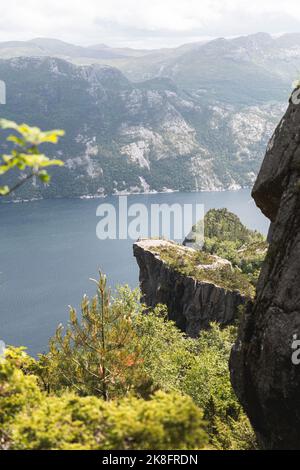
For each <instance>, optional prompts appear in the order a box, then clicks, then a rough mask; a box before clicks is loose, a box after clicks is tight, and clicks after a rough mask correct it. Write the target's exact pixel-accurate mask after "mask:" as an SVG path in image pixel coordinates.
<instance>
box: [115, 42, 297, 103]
mask: <svg viewBox="0 0 300 470" xmlns="http://www.w3.org/2000/svg"><path fill="white" fill-rule="evenodd" d="M111 64H113V61H112V62H111ZM118 66H119V68H120V69H121V70H122V71H123V73H125V75H126V76H127V77H128V78H130V79H131V80H144V79H149V78H153V77H154V76H164V77H169V78H171V79H172V80H174V82H175V83H176V84H177V85H178V86H179V87H181V88H184V89H185V90H193V91H197V92H198V93H199V94H200V95H201V96H202V97H203V99H204V100H211V99H217V100H221V101H224V102H227V103H231V104H239V103H241V104H257V103H265V102H269V101H271V100H279V101H281V100H284V99H286V98H287V96H288V92H289V91H290V89H291V86H292V82H293V81H294V80H295V79H297V78H299V75H300V34H285V35H283V36H281V37H279V38H273V37H272V36H270V35H269V34H265V33H258V34H254V35H251V36H245V37H239V38H235V39H222V38H221V39H216V40H213V41H210V42H207V43H204V44H198V45H197V44H192V45H190V47H189V48H188V49H185V48H179V49H177V50H176V51H175V52H174V51H172V52H171V51H170V53H168V54H162V53H159V52H156V53H152V54H150V55H148V56H145V57H141V58H135V59H132V58H131V59H128V60H127V61H126V62H124V61H123V62H120V63H119V64H118Z"/></svg>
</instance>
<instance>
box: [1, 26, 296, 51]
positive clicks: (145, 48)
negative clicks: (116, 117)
mask: <svg viewBox="0 0 300 470" xmlns="http://www.w3.org/2000/svg"><path fill="white" fill-rule="evenodd" d="M258 34H268V35H270V36H271V37H272V38H274V39H275V38H279V37H281V36H284V35H286V34H291V35H293V34H299V35H300V33H299V32H296V31H291V32H289V33H286V32H283V33H278V34H271V33H269V32H268V31H256V32H253V33H250V34H240V35H236V36H215V37H202V38H199V39H198V40H191V41H188V42H184V43H179V44H178V45H174V46H166V47H164V46H162V47H159V46H157V47H150V46H151V45H150V44H149V47H138V46H137V47H134V46H132V47H130V46H114V45H112V44H110V43H108V42H100V43H99V42H98V43H91V44H84V43H79V42H76V43H74V42H70V41H66V40H64V39H62V38H60V37H49V36H39V37H30V38H28V39H15V40H13V39H12V40H7V41H2V40H0V44H4V43H11V42H31V41H38V40H49V41H60V42H64V43H66V44H67V43H68V44H72V45H74V46H81V47H86V48H89V47H95V46H100V45H102V46H103V47H108V48H118V47H119V48H122V47H123V48H129V49H130V48H131V49H137V50H160V49H173V48H180V47H183V46H185V45H188V44H193V43H195V44H196V43H201V42H203V43H207V42H210V41H214V40H218V39H226V40H231V39H236V38H240V37H248V36H255V35H258Z"/></svg>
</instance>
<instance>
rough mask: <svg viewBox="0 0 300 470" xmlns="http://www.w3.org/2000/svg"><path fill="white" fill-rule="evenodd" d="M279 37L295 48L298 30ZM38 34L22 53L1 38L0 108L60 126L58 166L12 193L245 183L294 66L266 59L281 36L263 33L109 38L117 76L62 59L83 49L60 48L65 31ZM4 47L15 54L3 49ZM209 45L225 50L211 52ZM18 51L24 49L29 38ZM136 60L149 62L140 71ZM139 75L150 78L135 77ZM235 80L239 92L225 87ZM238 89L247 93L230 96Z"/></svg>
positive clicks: (5, 114) (46, 125)
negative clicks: (3, 93) (147, 41)
mask: <svg viewBox="0 0 300 470" xmlns="http://www.w3.org/2000/svg"><path fill="white" fill-rule="evenodd" d="M268 38H269V40H268ZM288 39H289V41H290V42H289V43H287V44H285V42H284V40H283V39H282V40H281V43H280V44H281V46H280V50H281V51H284V50H285V51H288V50H289V51H290V55H291V54H292V55H293V57H296V58H297V50H298V49H297V47H296V45H295V44H298V43H297V41H298V42H299V38H298V35H295V37H294V38H286V39H285V41H286V42H288ZM45 41H46V40H44V41H43V40H41V42H40V43H39V44H40V46H39V47H40V48H41V47H42V46H41V44H42V43H43V44H44V45H43V47H44V49H43V51H44V52H43V53H40V54H37V55H41V56H42V57H25V55H26V52H24V49H22V48H21V49H22V51H21V52H20V49H18V48H20V44H19V43H18V44H17V46H18V48H17V50H16V49H14V47H16V44H15V43H13V44H12V43H8V44H7V43H6V45H5V48H4V46H3V44H2V45H0V57H1V56H2V57H6V58H5V59H3V60H0V79H1V80H3V81H5V82H6V87H7V104H6V105H5V106H1V114H2V115H3V117H6V118H8V119H13V120H16V121H19V122H20V121H25V122H28V123H29V124H38V125H39V126H40V127H42V128H47V129H49V128H63V129H65V130H66V137H65V138H64V139H63V140H62V141H61V143H60V145H59V148H57V149H56V152H57V153H56V155H57V156H58V157H59V158H61V159H62V160H64V161H65V162H66V165H65V167H64V168H63V169H60V170H59V171H56V173H57V174H56V175H55V176H56V177H55V179H54V183H53V184H52V185H51V186H49V187H45V188H44V187H43V188H42V187H40V186H39V185H34V186H32V185H28V186H27V187H26V188H24V189H22V191H20V193H19V194H18V197H19V198H21V199H26V198H34V197H41V196H42V197H72V196H94V195H102V194H112V193H118V192H122V191H130V192H148V191H165V190H183V191H192V190H223V189H237V188H240V187H245V186H251V185H252V184H253V182H254V180H255V177H256V174H257V172H258V169H259V166H260V164H261V160H262V156H263V154H264V151H265V148H266V146H267V142H268V140H269V138H270V136H271V134H272V132H273V130H274V128H275V125H276V123H277V122H278V120H279V118H280V116H281V115H282V113H283V111H284V109H285V104H283V103H284V102H285V99H286V96H287V94H288V92H289V89H290V85H291V81H292V77H294V78H296V77H297V73H296V71H295V70H294V69H292V67H291V66H289V65H286V67H285V68H284V67H283V64H287V63H288V64H289V57H288V56H287V54H285V55H284V53H283V52H282V56H280V57H281V59H280V58H278V62H276V63H278V66H276V70H272V71H271V70H270V67H269V66H268V60H267V58H268V57H271V56H272V55H270V54H271V52H272V51H273V52H272V53H273V54H275V52H276V51H277V49H278V47H279V46H278V43H277V42H276V41H275V40H273V39H272V38H271V37H269V36H268V35H263V34H262V35H256V36H255V37H254V36H250V37H248V38H240V39H239V41H238V40H236V41H228V40H219V41H212V42H210V43H207V44H201V45H199V44H198V45H189V46H184V47H182V48H178V49H175V50H164V51H156V52H153V51H152V52H151V51H150V52H149V51H147V52H145V51H144V54H145V55H142V54H143V52H142V51H140V52H136V51H130V50H129V51H127V52H126V53H125V51H124V50H122V51H120V50H119V52H118V54H119V55H122V60H123V62H122V64H123V65H122V64H121V63H120V62H118V61H119V57H118V59H117V58H116V57H115V56H114V58H113V60H114V61H115V62H114V64H115V65H116V66H118V67H120V68H122V70H123V71H124V73H125V74H126V76H125V75H124V74H123V73H122V72H121V71H120V70H118V69H117V68H116V67H110V66H108V65H101V64H93V65H89V66H81V65H80V66H79V65H75V64H72V63H71V59H72V60H73V59H74V60H73V61H75V59H76V61H77V62H80V61H81V60H80V57H79V58H78V57H77V56H76V54H77V52H78V50H77V49H76V48H75V51H77V52H74V49H72V48H71V49H72V51H73V52H72V53H71V52H70V51H69V52H68V53H67V50H69V49H68V48H67V46H64V47H66V48H67V50H66V49H64V48H62V44H64V43H60V42H59V41H57V43H58V45H59V46H60V49H59V50H60V54H58V52H57V49H56V48H57V47H58V45H57V44H56V43H55V41H54V42H53V41H52V40H47V41H48V42H47V41H46V42H47V48H46V46H45ZM269 42H271V44H273V43H274V44H276V47H277V49H276V47H275V45H274V44H273V46H272V47H271V46H270V45H269ZM22 44H23V45H24V43H22ZM26 44H27V43H26ZM55 44H56V45H55ZM282 44H285V45H284V47H285V49H284V47H283V45H282ZM27 45H28V44H27ZM50 46H51V47H50ZM69 46H70V45H69ZM258 46H259V47H258ZM73 47H75V46H73ZM224 48H225V49H226V50H225V52H226V51H227V49H228V51H227V52H228V53H227V52H226V53H225V52H224ZM82 49H84V48H82ZM4 50H5V51H6V52H5V54H4V52H3V51H4ZM93 50H95V51H97V54H98V55H99V50H101V51H103V50H105V51H106V58H105V57H102V58H101V60H100V59H99V58H98V59H97V60H96V59H94V58H92V61H93V62H101V61H102V63H103V64H104V63H111V61H112V58H111V57H107V55H109V54H108V51H110V55H111V54H112V51H111V50H110V49H109V48H105V47H104V48H102V49H101V47H100V46H99V47H98V48H97V47H95V48H94V49H93ZM1 51H2V52H1ZM7 51H9V52H10V53H11V55H14V54H15V55H18V54H19V55H23V57H15V58H10V59H9V58H7V57H9V52H7ZM12 51H15V52H14V53H13V52H12ZM18 51H19V52H18ZM25 51H26V48H25ZM63 51H64V52H63ZM218 51H219V52H218ZM230 51H231V52H230ZM237 51H240V52H239V54H238V53H237ZM245 51H246V52H245ZM259 51H261V52H260V54H259ZM79 52H80V54H81V53H82V51H81V50H80V51H79ZM79 52H78V53H79ZM218 53H219V54H221V53H222V55H223V56H224V61H221V62H220V61H219V59H218ZM27 54H28V55H29V56H31V55H34V54H33V52H32V51H31V52H30V51H29V52H28V50H27ZM47 54H48V55H53V56H57V55H60V56H63V57H64V59H66V58H68V61H66V60H63V59H61V58H56V57H47V56H46V55H47ZM95 54H96V52H95ZM97 54H96V55H97ZM114 54H116V52H115V53H114ZM114 54H112V55H114ZM124 54H127V56H126V64H125V62H124V57H123V56H124ZM43 55H44V56H45V57H44V56H43ZM158 55H159V56H163V57H164V60H167V61H168V63H169V62H170V61H171V62H172V61H173V62H174V61H175V62H174V63H173V62H172V63H173V66H172V67H171V65H168V66H167V65H164V66H163V68H161V67H160V69H159V70H160V72H158V71H157V68H156V64H157V60H158V59H157V57H158ZM75 56H76V57H75ZM133 56H134V57H133ZM138 56H139V57H138ZM204 56H205V60H204V58H203V57H204ZM150 58H151V59H150ZM279 59H280V60H279ZM145 60H147V61H149V64H150V63H151V64H152V65H151V70H152V72H151V73H149V74H148V73H146V70H147V67H146V66H145V65H143V61H145ZM159 60H160V59H159ZM131 61H134V63H135V62H138V63H139V67H140V68H141V69H140V70H141V71H142V70H144V72H145V73H144V74H142V73H140V72H139V71H138V70H136V69H135V68H133V62H132V65H130V63H131ZM140 61H141V62H140ZM280 61H281V62H280ZM171 62H170V63H171ZM258 62H260V66H259V70H260V72H261V73H258V70H257V67H258V65H257V64H258ZM279 62H280V63H279ZM296 62H297V60H296V61H294V63H296ZM174 64H175V65H174ZM188 64H189V67H188ZM213 64H214V66H213ZM217 64H218V65H217ZM253 64H256V65H255V67H254V65H253ZM280 64H281V65H282V66H280ZM204 66H205V70H204V69H203V67H204ZM216 66H218V73H217V71H216V69H215V67H216ZM229 66H230V67H229ZM149 67H150V65H149ZM280 67H281V68H280ZM129 69H130V70H129ZM168 70H170V71H171V72H170V73H169V72H168ZM175 72H176V73H175ZM274 74H275V75H276V77H274ZM184 76H188V77H190V79H189V80H186V79H185V78H182V77H184ZM254 76H255V80H256V81H255V83H254V81H253V80H254ZM146 77H149V79H148V80H144V81H142V82H141V81H140V82H139V81H136V80H137V79H139V80H142V79H144V78H146ZM180 77H181V78H180ZM133 78H135V81H133V80H132V79H133ZM268 80H270V84H269V88H267V82H268ZM204 81H205V83H204ZM254 85H255V86H254ZM233 89H234V90H236V91H237V93H238V94H236V93H235V94H232V93H231V91H230V90H233ZM254 89H255V90H256V91H255V93H254V92H253V93H252V91H253V90H254ZM251 90H252V91H251ZM242 95H243V96H244V98H245V99H240V98H241V96H242ZM1 150H3V151H5V148H3V146H2V148H1ZM54 172H55V171H54Z"/></svg>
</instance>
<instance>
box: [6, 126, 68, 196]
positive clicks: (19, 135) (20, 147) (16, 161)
mask: <svg viewBox="0 0 300 470" xmlns="http://www.w3.org/2000/svg"><path fill="white" fill-rule="evenodd" d="M0 128H1V129H3V130H4V131H5V130H12V131H14V133H13V134H10V135H9V136H8V137H7V138H6V140H7V142H11V143H12V144H13V145H14V148H13V149H11V151H10V154H6V155H3V156H2V161H3V163H0V175H4V174H6V173H7V172H9V171H12V170H20V171H22V172H25V173H23V175H22V179H19V180H18V181H17V182H16V183H15V184H14V185H13V186H12V187H9V186H8V185H7V184H6V185H5V186H0V196H7V195H8V194H10V193H12V192H14V191H15V190H16V189H18V188H20V187H21V186H23V184H24V183H25V182H26V181H28V180H30V179H32V178H34V177H36V178H38V179H39V180H40V181H41V182H42V183H49V181H50V175H49V174H48V172H47V170H46V168H48V167H50V166H63V165H64V163H63V162H62V161H61V160H57V159H50V158H48V157H46V155H44V154H43V153H41V152H40V150H39V146H40V145H42V144H45V143H51V144H56V143H57V142H58V139H59V137H61V136H63V135H64V131H62V130H52V131H47V132H42V131H41V130H40V129H39V128H38V127H30V126H27V124H20V125H18V124H16V123H15V122H13V121H8V120H6V119H1V120H0Z"/></svg>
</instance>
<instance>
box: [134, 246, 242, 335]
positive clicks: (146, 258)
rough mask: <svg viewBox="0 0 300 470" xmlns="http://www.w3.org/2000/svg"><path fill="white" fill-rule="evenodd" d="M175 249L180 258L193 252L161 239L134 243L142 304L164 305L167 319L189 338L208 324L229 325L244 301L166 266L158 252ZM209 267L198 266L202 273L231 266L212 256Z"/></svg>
mask: <svg viewBox="0 0 300 470" xmlns="http://www.w3.org/2000/svg"><path fill="white" fill-rule="evenodd" d="M170 247H171V248H174V247H176V249H177V250H180V251H181V252H182V254H183V256H185V257H187V256H189V255H190V254H191V253H196V251H195V250H192V249H191V248H184V247H181V246H179V245H175V244H174V243H172V242H168V241H164V240H141V241H138V242H137V243H135V244H134V256H135V257H136V259H137V262H138V265H139V268H140V286H141V290H142V294H143V301H144V302H145V304H146V305H147V306H149V307H155V306H156V305H157V304H164V305H166V306H167V308H168V312H169V318H170V320H173V321H175V323H176V324H177V326H178V327H179V328H180V329H181V330H182V331H184V332H186V333H187V335H188V336H191V337H196V336H198V333H199V331H200V330H201V329H204V328H207V327H208V326H209V324H210V323H211V322H218V323H220V324H222V325H228V324H230V323H232V322H233V321H234V320H235V318H236V315H237V312H238V307H239V306H240V305H243V304H245V302H246V300H247V298H246V296H244V295H242V294H241V293H240V292H238V291H236V290H229V289H227V288H224V287H221V286H218V285H215V284H214V283H211V282H207V281H200V280H198V279H195V277H193V276H188V275H186V274H182V273H181V272H180V271H179V270H177V269H174V267H172V266H170V265H169V264H168V263H166V262H165V261H164V260H163V259H162V257H161V255H160V250H161V249H162V248H163V249H168V248H170ZM210 258H212V260H211V262H210V264H208V265H201V269H204V270H218V269H224V268H225V269H231V264H230V262H229V261H227V260H223V259H222V258H219V257H217V256H211V257H210Z"/></svg>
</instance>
